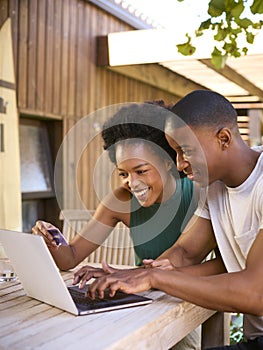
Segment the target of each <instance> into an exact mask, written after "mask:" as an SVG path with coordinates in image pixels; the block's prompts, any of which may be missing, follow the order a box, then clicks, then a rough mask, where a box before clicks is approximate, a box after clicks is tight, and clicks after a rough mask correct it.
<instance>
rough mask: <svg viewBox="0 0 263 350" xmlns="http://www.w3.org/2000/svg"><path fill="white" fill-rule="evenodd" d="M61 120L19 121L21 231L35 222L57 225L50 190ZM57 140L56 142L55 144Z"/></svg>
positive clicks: (55, 205) (56, 214) (54, 206)
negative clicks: (42, 221)
mask: <svg viewBox="0 0 263 350" xmlns="http://www.w3.org/2000/svg"><path fill="white" fill-rule="evenodd" d="M61 124H62V123H61V122H60V121H46V120H45V121H40V120H37V119H31V118H21V119H20V126H19V133H20V162H21V192H22V221H23V231H24V232H31V229H32V226H33V225H34V224H35V222H36V220H40V219H41V220H45V221H49V222H52V223H54V224H55V225H57V226H59V221H58V216H59V208H58V205H57V202H56V196H55V192H54V188H53V173H54V160H55V156H56V150H57V148H58V147H59V144H60V142H61V139H62V135H61V129H62V127H61ZM54 140H56V142H54Z"/></svg>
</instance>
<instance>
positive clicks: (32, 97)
mask: <svg viewBox="0 0 263 350" xmlns="http://www.w3.org/2000/svg"><path fill="white" fill-rule="evenodd" d="M37 3H38V2H37V1H29V4H28V5H29V6H28V12H29V14H28V51H27V57H28V74H27V107H28V108H30V109H34V108H35V106H36V96H37V94H38V90H37V85H36V57H37V56H36V53H37Z"/></svg>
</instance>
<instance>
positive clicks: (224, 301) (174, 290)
mask: <svg viewBox="0 0 263 350" xmlns="http://www.w3.org/2000/svg"><path fill="white" fill-rule="evenodd" d="M262 251H263V229H261V230H260V231H259V233H258V235H257V238H256V239H255V241H254V243H253V245H252V247H251V249H250V251H249V254H248V257H247V264H246V267H245V269H244V270H242V271H239V272H232V273H221V274H217V275H215V274H213V275H210V276H207V275H205V276H200V275H199V274H198V273H195V274H189V273H186V272H183V270H181V271H180V270H177V269H175V270H172V271H167V270H162V269H159V268H154V269H138V270H132V271H130V272H129V271H127V270H125V271H123V272H116V273H113V274H110V275H107V276H104V277H102V278H99V279H97V280H96V281H95V282H94V283H93V284H92V285H91V287H90V288H89V294H90V296H91V297H94V296H95V292H96V291H97V292H98V293H99V295H100V296H103V294H104V290H105V288H107V287H109V288H110V290H111V295H114V294H115V292H116V290H118V289H121V290H123V291H124V292H126V293H136V292H141V291H144V290H148V289H150V288H155V289H159V290H162V291H164V292H166V293H168V294H170V295H173V296H176V297H178V298H181V299H183V300H186V301H189V302H192V303H194V304H197V305H200V306H202V307H206V308H209V309H213V310H218V311H227V312H243V313H249V314H254V315H257V316H261V315H263V274H262V270H263V256H262ZM196 268H197V272H198V266H196ZM200 268H201V266H200ZM105 269H107V267H105ZM199 271H200V270H199Z"/></svg>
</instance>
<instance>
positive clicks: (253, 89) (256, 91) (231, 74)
mask: <svg viewBox="0 0 263 350" xmlns="http://www.w3.org/2000/svg"><path fill="white" fill-rule="evenodd" d="M199 61H200V62H202V63H204V64H205V65H206V66H207V67H209V68H211V69H213V70H214V71H216V72H217V73H219V74H221V75H222V76H223V77H225V78H227V79H228V80H230V81H232V82H233V83H235V84H237V85H239V86H242V88H243V89H245V90H247V91H248V92H249V94H251V95H255V96H258V97H259V98H260V99H263V90H262V89H260V88H259V87H257V86H256V85H255V84H253V83H252V82H251V81H249V80H248V79H246V78H245V77H244V76H242V75H241V74H239V73H238V72H237V71H236V70H234V69H233V68H231V67H229V66H228V65H227V64H226V65H225V66H224V68H221V69H217V68H216V67H215V66H214V65H213V64H212V62H211V60H210V59H201V60H199Z"/></svg>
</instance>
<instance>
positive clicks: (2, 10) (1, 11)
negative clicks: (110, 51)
mask: <svg viewBox="0 0 263 350" xmlns="http://www.w3.org/2000/svg"><path fill="white" fill-rule="evenodd" d="M8 2H9V1H8V0H2V1H1V2H0V27H2V25H3V24H4V22H5V21H6V20H7V18H8V16H9V11H8Z"/></svg>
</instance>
